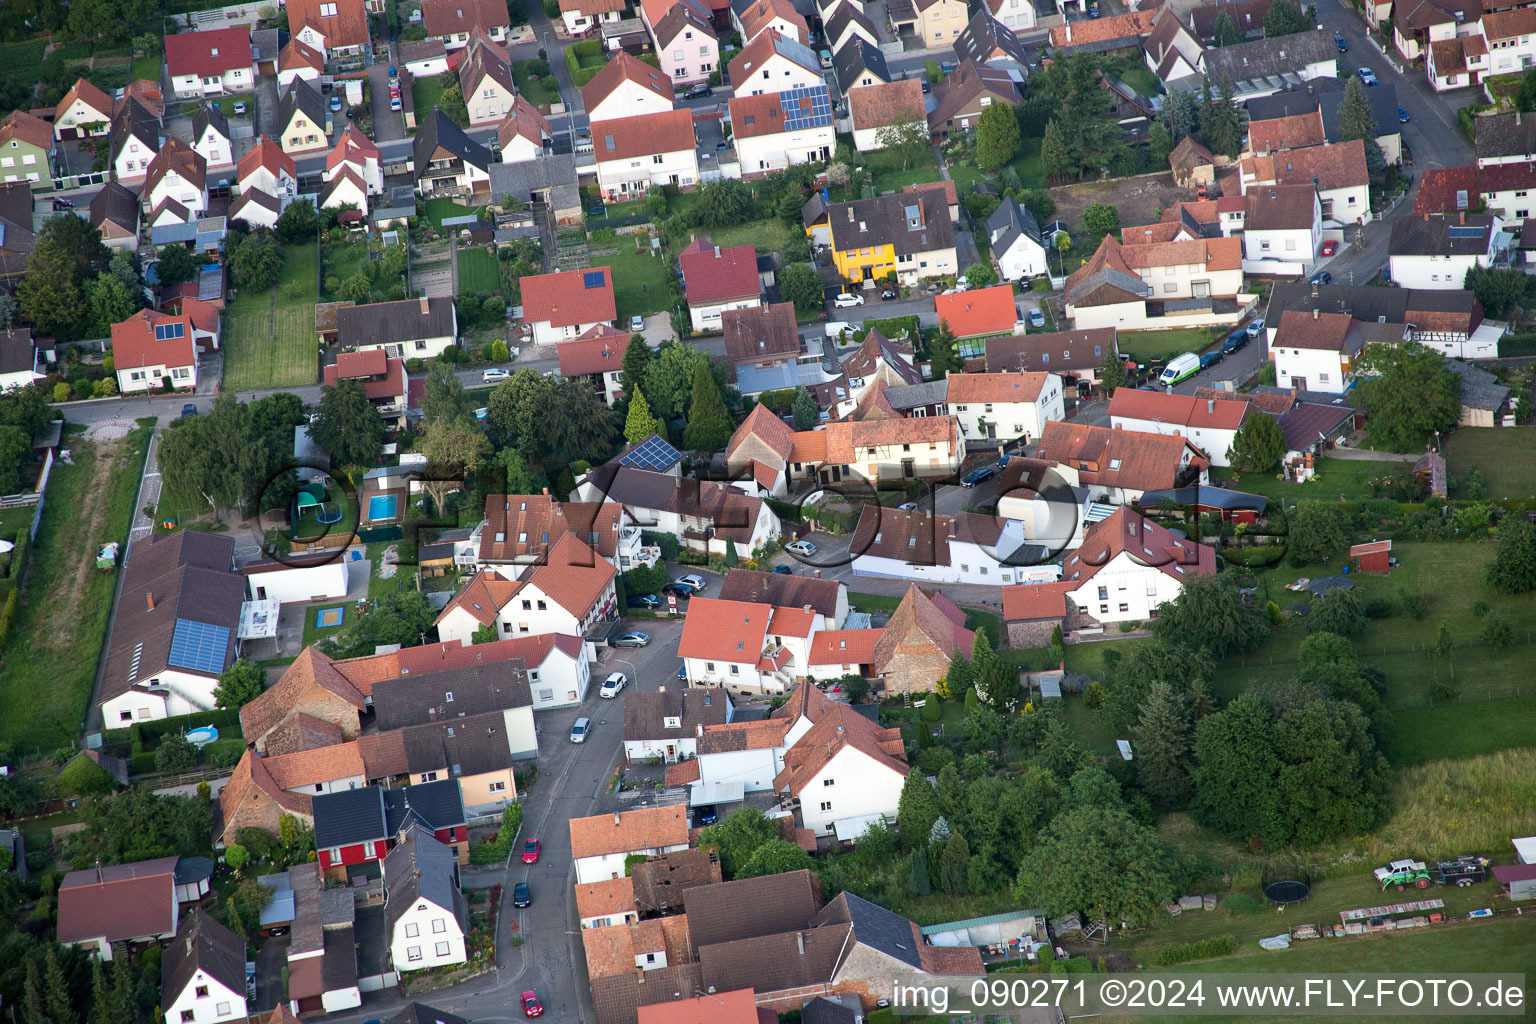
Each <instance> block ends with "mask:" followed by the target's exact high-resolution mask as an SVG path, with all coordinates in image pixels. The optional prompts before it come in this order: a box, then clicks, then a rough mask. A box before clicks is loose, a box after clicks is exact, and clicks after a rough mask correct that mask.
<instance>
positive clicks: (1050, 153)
mask: <svg viewBox="0 0 1536 1024" xmlns="http://www.w3.org/2000/svg"><path fill="white" fill-rule="evenodd" d="M1040 165H1041V167H1042V168H1043V169H1044V171H1045V177H1046V180H1047V181H1051V180H1059V179H1061V178H1065V177H1066V176H1067V175H1068V174H1069V173H1071V171H1072V154H1071V153H1070V152H1068V150H1067V142H1066V139H1065V138H1064V137H1063V136H1062V133H1061V125H1060V124H1058V123H1057V122H1056V120H1055V119H1054V118H1053V119H1052V120H1051V121H1050V122H1048V123H1047V124H1046V126H1045V137H1044V138H1043V139H1041V140H1040Z"/></svg>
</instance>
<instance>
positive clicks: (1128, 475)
mask: <svg viewBox="0 0 1536 1024" xmlns="http://www.w3.org/2000/svg"><path fill="white" fill-rule="evenodd" d="M1037 450H1038V458H1040V459H1042V460H1044V461H1046V462H1050V463H1054V464H1055V466H1056V469H1057V472H1058V473H1059V474H1060V475H1061V476H1062V477H1063V478H1064V479H1065V480H1066V482H1067V483H1068V484H1070V485H1072V486H1074V487H1078V486H1080V487H1085V488H1087V489H1088V491H1089V494H1090V496H1091V497H1092V499H1093V500H1095V501H1108V502H1112V503H1115V504H1126V503H1129V502H1133V501H1135V500H1136V499H1137V498H1139V497H1140V496H1141V494H1142V493H1143V492H1144V491H1154V490H1161V489H1165V488H1172V487H1183V486H1188V485H1190V484H1195V483H1198V484H1201V485H1204V484H1206V483H1207V482H1208V481H1209V476H1208V474H1207V472H1206V470H1207V469H1208V467H1209V465H1210V461H1209V459H1208V458H1207V456H1206V454H1205V452H1203V451H1202V450H1200V449H1199V448H1197V447H1195V445H1194V443H1193V442H1191V441H1190V440H1189V439H1188V438H1184V437H1177V436H1166V435H1163V434H1157V433H1147V432H1144V431H1139V430H1120V429H1114V428H1110V427H1098V426H1088V425H1086V424H1081V423H1047V424H1046V425H1045V429H1044V430H1043V431H1041V434H1040V444H1039V447H1038V449H1037Z"/></svg>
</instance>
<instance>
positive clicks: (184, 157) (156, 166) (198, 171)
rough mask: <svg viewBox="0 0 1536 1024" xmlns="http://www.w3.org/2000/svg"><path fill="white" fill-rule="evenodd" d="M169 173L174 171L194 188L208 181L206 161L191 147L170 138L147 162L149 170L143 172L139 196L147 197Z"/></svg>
mask: <svg viewBox="0 0 1536 1024" xmlns="http://www.w3.org/2000/svg"><path fill="white" fill-rule="evenodd" d="M171 171H175V172H176V173H177V174H179V175H181V176H182V178H184V179H185V180H186V181H188V182H190V183H191V184H192V185H193V186H194V187H196V188H199V189H200V188H202V187H203V185H204V184H205V183H206V182H207V180H208V161H207V160H205V159H204V158H203V156H202V154H201V153H198V152H197V151H196V150H194V149H193V148H192V147H191V146H189V145H187V144H186V143H185V142H183V141H181V140H180V139H178V138H176V137H175V136H172V137H171V138H169V139H166V140H165V144H164V145H162V146H161V147H160V152H158V153H156V154H155V158H154V159H153V160H151V161H150V162H149V169H148V170H147V171H145V172H144V185H143V187H142V188H141V189H140V192H139V194H140V195H144V196H147V195H149V194H150V192H152V191H154V188H155V186H156V185H158V184H159V183H160V179H161V178H163V177H165V176H166V175H167V174H169V173H170V172H171Z"/></svg>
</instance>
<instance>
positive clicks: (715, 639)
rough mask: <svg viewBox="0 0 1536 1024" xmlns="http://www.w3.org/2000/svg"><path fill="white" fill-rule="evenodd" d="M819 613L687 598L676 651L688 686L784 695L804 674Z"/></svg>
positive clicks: (818, 626)
mask: <svg viewBox="0 0 1536 1024" xmlns="http://www.w3.org/2000/svg"><path fill="white" fill-rule="evenodd" d="M825 626H826V620H825V619H824V618H822V616H821V615H820V613H818V612H815V611H806V610H805V609H804V608H785V607H778V606H774V605H766V604H749V603H747V602H745V601H726V600H722V599H719V598H707V597H695V598H693V600H691V601H689V602H688V616H687V618H686V619H685V620H684V622H683V636H682V641H681V643H680V645H679V647H678V655H679V656H680V657H681V658H682V659H683V670H684V672H685V673H686V675H687V679H688V684H689V685H690V686H708V687H716V686H718V687H725V688H727V689H731V690H734V691H736V692H737V693H761V694H775V693H785V692H786V691H788V690H789V689H790V687H792V686H793V685H794V681H795V680H796V679H798V678H801V677H803V676H804V675H805V674H806V665H807V663H808V661H809V657H810V644H811V640H812V638H813V637H814V636H815V634H816V632H817V631H818V630H820V629H823V628H825Z"/></svg>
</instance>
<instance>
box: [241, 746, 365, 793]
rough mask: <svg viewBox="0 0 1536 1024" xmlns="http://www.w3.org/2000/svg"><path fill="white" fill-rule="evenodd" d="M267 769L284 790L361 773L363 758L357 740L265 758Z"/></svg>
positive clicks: (362, 771) (362, 770)
mask: <svg viewBox="0 0 1536 1024" xmlns="http://www.w3.org/2000/svg"><path fill="white" fill-rule="evenodd" d="M264 763H265V765H266V768H267V771H269V772H271V773H272V778H273V780H274V781H275V782H276V783H277V784H278V785H279V786H281V787H282V788H283V789H297V788H299V787H300V786H313V785H316V784H317V783H322V782H334V781H336V780H338V779H345V778H348V777H350V776H353V775H362V774H363V773H364V769H363V757H362V754H361V753H360V752H359V750H358V746H357V743H356V741H353V742H351V743H339V744H336V745H334V746H329V747H320V748H317V749H313V750H298V751H294V752H293V753H291V754H279V755H277V756H275V757H270V758H265V759H264Z"/></svg>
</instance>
